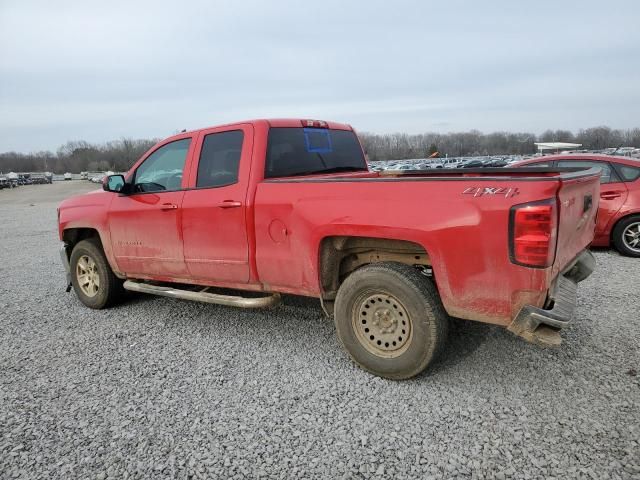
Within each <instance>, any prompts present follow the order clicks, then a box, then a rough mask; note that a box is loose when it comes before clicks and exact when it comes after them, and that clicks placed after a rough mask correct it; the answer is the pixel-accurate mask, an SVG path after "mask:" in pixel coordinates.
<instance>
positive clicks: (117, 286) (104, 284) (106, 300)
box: [69, 239, 124, 309]
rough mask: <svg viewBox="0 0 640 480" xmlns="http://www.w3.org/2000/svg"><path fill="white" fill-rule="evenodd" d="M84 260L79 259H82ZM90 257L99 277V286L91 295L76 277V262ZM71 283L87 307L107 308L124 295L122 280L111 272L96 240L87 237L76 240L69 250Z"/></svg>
mask: <svg viewBox="0 0 640 480" xmlns="http://www.w3.org/2000/svg"><path fill="white" fill-rule="evenodd" d="M83 258H84V260H81V259H83ZM87 258H88V259H91V260H92V261H93V262H94V264H95V274H96V275H97V276H98V277H99V282H98V284H99V286H97V287H96V290H97V291H96V292H95V294H94V295H93V296H90V295H88V294H87V293H85V292H84V291H83V289H82V288H81V286H80V284H79V279H78V271H79V270H78V262H83V263H84V261H86V259H87ZM69 263H70V266H71V284H72V285H73V290H74V291H75V292H76V295H77V296H78V299H79V300H80V301H81V302H82V303H84V304H85V305H86V306H87V307H89V308H95V309H102V308H108V307H110V306H112V305H114V304H116V303H117V302H119V301H120V300H122V297H123V296H124V288H123V287H122V284H123V282H122V280H120V279H119V278H118V277H116V276H115V275H114V274H113V270H111V267H110V266H109V262H108V261H107V258H106V257H105V255H104V252H103V251H102V246H101V245H100V242H99V241H98V240H94V239H88V240H82V241H81V242H78V243H77V244H76V246H75V247H74V248H73V251H72V252H71V259H70V262H69Z"/></svg>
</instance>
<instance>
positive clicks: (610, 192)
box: [558, 160, 628, 236]
mask: <svg viewBox="0 0 640 480" xmlns="http://www.w3.org/2000/svg"><path fill="white" fill-rule="evenodd" d="M558 166H559V167H597V168H600V171H601V172H602V173H601V175H600V205H599V207H598V218H597V221H596V232H595V234H596V236H599V235H604V234H605V233H606V232H607V225H609V222H610V221H611V220H612V219H613V217H614V216H615V214H616V213H618V210H620V208H622V205H624V202H625V201H626V200H627V194H628V190H627V187H626V185H625V184H624V182H623V181H622V180H621V179H620V178H618V174H617V173H616V171H615V170H614V169H613V167H612V166H611V164H610V163H609V162H604V161H597V160H558Z"/></svg>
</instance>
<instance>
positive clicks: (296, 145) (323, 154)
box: [264, 128, 368, 178]
mask: <svg viewBox="0 0 640 480" xmlns="http://www.w3.org/2000/svg"><path fill="white" fill-rule="evenodd" d="M350 171H351V172H355V171H368V167H367V162H366V161H365V159H364V153H363V152H362V148H361V147H360V142H358V139H357V137H356V134H355V133H354V132H352V131H350V130H329V129H326V128H271V129H270V130H269V141H268V144H267V159H266V165H265V175H264V176H265V178H274V177H291V176H294V175H311V174H314V173H332V172H350Z"/></svg>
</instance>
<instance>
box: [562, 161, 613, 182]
mask: <svg viewBox="0 0 640 480" xmlns="http://www.w3.org/2000/svg"><path fill="white" fill-rule="evenodd" d="M558 166H559V167H597V168H599V169H600V171H601V172H602V173H601V176H600V183H613V182H619V181H620V179H619V178H618V176H617V175H616V172H615V171H614V170H613V168H611V165H610V164H609V163H608V162H596V161H589V160H559V161H558Z"/></svg>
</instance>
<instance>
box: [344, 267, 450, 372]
mask: <svg viewBox="0 0 640 480" xmlns="http://www.w3.org/2000/svg"><path fill="white" fill-rule="evenodd" d="M448 322H449V319H448V316H447V313H446V312H445V311H444V308H443V306H442V303H441V301H440V297H439V296H438V292H437V289H436V287H435V285H434V284H433V282H432V281H431V280H430V279H429V278H427V277H426V276H424V275H423V274H422V273H420V272H419V271H418V270H417V269H416V268H414V267H412V266H409V265H404V264H400V263H393V262H381V263H375V264H371V265H367V266H364V267H362V268H360V269H358V270H356V271H355V272H354V273H352V274H351V275H349V276H348V277H347V278H346V280H345V281H344V282H343V283H342V285H341V286H340V289H339V290H338V295H337V297H336V303H335V324H336V330H337V333H338V337H339V339H340V341H341V342H342V344H343V346H344V347H345V349H346V350H347V351H348V352H349V354H350V355H351V358H352V359H353V360H354V361H355V362H356V363H357V364H358V365H359V366H361V367H362V368H364V369H365V370H367V371H369V372H371V373H373V374H375V375H378V376H381V377H385V378H390V379H394V380H401V379H406V378H411V377H413V376H415V375H417V374H419V373H420V372H422V371H423V370H424V369H425V368H426V367H427V366H428V365H429V363H431V361H432V360H434V359H435V357H436V356H437V354H438V353H439V352H440V350H441V349H442V347H443V345H444V343H445V341H446V337H447V332H448Z"/></svg>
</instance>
